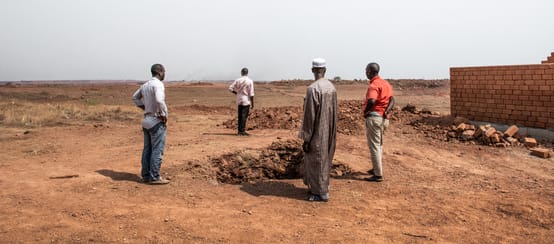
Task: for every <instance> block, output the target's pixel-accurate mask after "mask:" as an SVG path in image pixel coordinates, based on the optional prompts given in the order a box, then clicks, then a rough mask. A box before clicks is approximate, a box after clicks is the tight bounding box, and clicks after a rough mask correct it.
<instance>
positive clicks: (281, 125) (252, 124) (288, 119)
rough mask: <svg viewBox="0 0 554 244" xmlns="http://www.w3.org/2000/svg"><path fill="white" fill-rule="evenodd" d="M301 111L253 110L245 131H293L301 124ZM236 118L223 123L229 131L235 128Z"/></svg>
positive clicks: (278, 108) (290, 109) (289, 108)
mask: <svg viewBox="0 0 554 244" xmlns="http://www.w3.org/2000/svg"><path fill="white" fill-rule="evenodd" d="M301 119H302V109H301V108H299V107H276V108H262V109H255V110H253V111H251V112H250V116H248V121H247V122H246V127H247V128H246V129H247V130H255V129H285V130H290V129H295V128H299V127H300V125H301V124H302V121H301ZM237 123H238V120H237V117H236V116H235V117H234V118H233V119H230V120H227V121H225V122H223V126H225V127H226V128H229V129H236V128H237Z"/></svg>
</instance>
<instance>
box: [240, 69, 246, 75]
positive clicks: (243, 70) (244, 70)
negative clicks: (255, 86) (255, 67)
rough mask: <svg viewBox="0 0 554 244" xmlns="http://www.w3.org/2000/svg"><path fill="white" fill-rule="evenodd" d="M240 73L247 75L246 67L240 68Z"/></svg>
mask: <svg viewBox="0 0 554 244" xmlns="http://www.w3.org/2000/svg"><path fill="white" fill-rule="evenodd" d="M240 74H242V75H247V74H248V68H242V69H241V70H240Z"/></svg>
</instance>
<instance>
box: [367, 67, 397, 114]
mask: <svg viewBox="0 0 554 244" xmlns="http://www.w3.org/2000/svg"><path fill="white" fill-rule="evenodd" d="M392 96H393V95H392V86H391V85H390V84H389V82H388V81H386V80H383V79H381V77H379V76H375V77H373V79H371V81H369V86H368V88H367V92H366V94H365V99H364V102H363V105H362V113H363V112H364V111H365V107H366V106H367V100H368V99H371V98H373V99H375V106H374V107H373V110H370V111H369V112H372V111H375V112H377V113H379V114H380V115H381V116H383V115H384V114H385V110H386V109H387V106H388V105H389V99H390V97H392Z"/></svg>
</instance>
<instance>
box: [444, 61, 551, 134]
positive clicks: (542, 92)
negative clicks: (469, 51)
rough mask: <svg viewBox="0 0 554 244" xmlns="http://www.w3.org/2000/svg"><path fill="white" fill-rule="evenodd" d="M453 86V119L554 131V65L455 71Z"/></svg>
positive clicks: (453, 72) (473, 68) (453, 73)
mask: <svg viewBox="0 0 554 244" xmlns="http://www.w3.org/2000/svg"><path fill="white" fill-rule="evenodd" d="M549 59H552V58H551V57H549ZM450 82H451V87H450V105H451V107H450V112H451V114H452V115H453V116H462V117H466V118H468V119H470V120H475V121H483V122H491V123H499V124H507V125H512V124H515V125H518V126H526V127H534V128H543V129H544V128H549V129H554V63H543V64H534V65H511V66H487V67H454V68H450Z"/></svg>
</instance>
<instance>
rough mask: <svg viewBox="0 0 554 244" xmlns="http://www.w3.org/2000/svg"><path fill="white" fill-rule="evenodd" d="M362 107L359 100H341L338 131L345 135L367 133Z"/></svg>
mask: <svg viewBox="0 0 554 244" xmlns="http://www.w3.org/2000/svg"><path fill="white" fill-rule="evenodd" d="M361 107H362V102H361V101H358V100H344V101H339V121H338V124H337V131H338V133H341V134H345V135H360V134H363V133H365V129H364V117H363V116H362V113H361Z"/></svg>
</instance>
